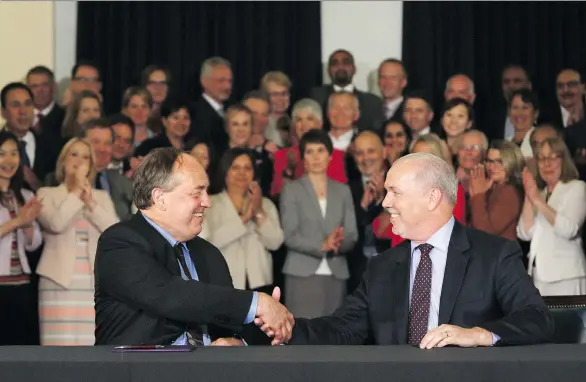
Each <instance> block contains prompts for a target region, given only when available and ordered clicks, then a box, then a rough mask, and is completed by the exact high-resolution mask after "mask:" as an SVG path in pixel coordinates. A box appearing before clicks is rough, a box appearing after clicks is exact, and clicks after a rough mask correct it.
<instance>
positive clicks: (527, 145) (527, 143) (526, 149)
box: [509, 126, 535, 158]
mask: <svg viewBox="0 0 586 382" xmlns="http://www.w3.org/2000/svg"><path fill="white" fill-rule="evenodd" d="M533 130H535V126H533V127H532V128H531V129H530V130H529V131H528V132H527V133H526V134H525V137H524V138H523V142H521V147H520V149H521V154H523V157H524V158H533V148H531V139H530V137H531V133H533ZM514 137H515V133H514V132H513V136H511V139H509V141H512V140H513V138H514Z"/></svg>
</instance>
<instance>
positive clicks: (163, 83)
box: [147, 81, 167, 86]
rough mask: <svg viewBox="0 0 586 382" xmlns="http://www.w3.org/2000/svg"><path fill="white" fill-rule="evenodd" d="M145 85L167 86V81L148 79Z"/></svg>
mask: <svg viewBox="0 0 586 382" xmlns="http://www.w3.org/2000/svg"><path fill="white" fill-rule="evenodd" d="M147 85H153V86H167V81H149V82H148V83H147Z"/></svg>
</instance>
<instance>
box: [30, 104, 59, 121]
mask: <svg viewBox="0 0 586 382" xmlns="http://www.w3.org/2000/svg"><path fill="white" fill-rule="evenodd" d="M54 106H55V102H51V104H50V105H49V106H47V107H46V108H44V109H43V110H38V109H36V108H35V119H34V120H33V126H34V125H36V124H37V123H39V114H41V115H42V116H43V117H46V116H47V115H49V113H50V112H51V111H52V110H53V107H54Z"/></svg>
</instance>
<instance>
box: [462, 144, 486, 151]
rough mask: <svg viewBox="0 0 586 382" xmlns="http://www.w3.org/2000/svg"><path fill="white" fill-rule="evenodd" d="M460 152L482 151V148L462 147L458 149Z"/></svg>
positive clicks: (474, 146) (476, 146)
mask: <svg viewBox="0 0 586 382" xmlns="http://www.w3.org/2000/svg"><path fill="white" fill-rule="evenodd" d="M460 150H465V151H480V150H482V147H480V145H470V146H462V147H460Z"/></svg>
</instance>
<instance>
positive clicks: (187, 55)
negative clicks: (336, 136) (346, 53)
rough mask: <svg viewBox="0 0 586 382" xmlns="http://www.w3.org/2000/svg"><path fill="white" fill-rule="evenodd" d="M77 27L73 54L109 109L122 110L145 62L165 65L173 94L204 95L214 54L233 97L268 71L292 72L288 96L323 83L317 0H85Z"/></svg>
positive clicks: (319, 14)
mask: <svg viewBox="0 0 586 382" xmlns="http://www.w3.org/2000/svg"><path fill="white" fill-rule="evenodd" d="M77 24H78V26H77V58H78V59H89V60H93V61H94V62H96V64H97V65H98V66H99V68H100V70H101V71H102V77H103V94H104V103H105V107H106V110H107V111H109V112H112V111H118V110H119V109H120V106H121V99H122V93H123V91H124V89H126V87H128V86H131V85H136V84H138V83H139V81H140V72H141V70H142V69H143V68H144V67H145V66H147V65H149V64H161V65H166V66H168V67H169V69H170V70H171V72H172V74H173V77H174V78H173V81H172V86H171V87H172V89H173V91H175V92H178V93H182V94H185V95H187V96H189V97H191V98H194V97H195V96H196V95H198V94H199V93H200V92H201V88H200V84H199V71H200V67H201V63H202V62H203V61H204V60H205V59H206V58H208V57H211V56H216V55H219V56H222V57H224V58H226V59H228V60H229V61H230V62H231V63H232V65H233V71H234V88H233V97H232V98H233V99H236V100H237V99H240V98H241V97H242V96H243V95H244V93H245V92H247V91H249V90H252V89H255V88H257V87H258V85H259V82H260V79H261V77H262V75H263V74H264V73H265V72H267V71H269V70H282V71H283V72H285V73H287V74H288V75H289V76H290V78H291V80H292V82H293V89H292V97H293V99H296V98H299V97H302V96H306V95H307V94H308V93H309V89H310V88H311V87H313V86H315V85H318V84H321V83H322V69H321V39H320V38H319V36H321V10H320V3H319V2H317V1H314V2H240V1H239V2H123V1H120V2H113V1H111V2H102V1H99V2H85V1H84V2H79V5H78V23H77ZM316 36H317V37H316Z"/></svg>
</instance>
